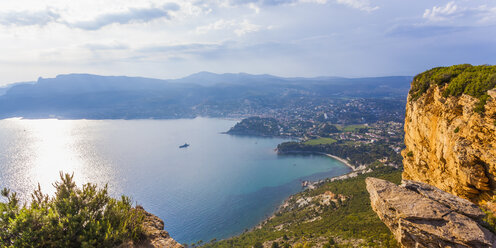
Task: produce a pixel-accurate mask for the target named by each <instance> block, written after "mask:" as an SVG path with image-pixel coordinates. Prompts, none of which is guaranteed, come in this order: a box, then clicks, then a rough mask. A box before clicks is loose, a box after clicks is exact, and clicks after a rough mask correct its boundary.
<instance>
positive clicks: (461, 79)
mask: <svg viewBox="0 0 496 248" xmlns="http://www.w3.org/2000/svg"><path fill="white" fill-rule="evenodd" d="M436 85H437V86H441V87H444V86H445V85H447V86H446V89H445V90H444V91H443V92H442V94H443V96H444V97H448V96H460V95H462V94H467V95H470V96H473V97H475V98H477V99H479V102H478V104H477V105H476V107H475V108H474V111H476V112H478V113H484V111H485V110H484V106H485V104H486V101H487V99H488V98H489V95H487V91H488V90H490V89H493V88H495V87H496V66H490V65H480V66H472V65H469V64H463V65H454V66H449V67H436V68H433V69H431V70H428V71H426V72H423V73H421V74H418V75H417V76H415V77H414V78H413V82H412V86H411V89H410V97H411V100H417V99H418V98H419V97H420V96H422V95H423V94H424V93H425V92H427V90H428V89H429V88H430V87H431V86H436Z"/></svg>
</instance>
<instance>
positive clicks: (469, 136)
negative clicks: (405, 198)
mask: <svg viewBox="0 0 496 248" xmlns="http://www.w3.org/2000/svg"><path fill="white" fill-rule="evenodd" d="M495 85H496V66H470V65H458V66H452V67H443V68H434V69H432V70H429V71H427V72H424V73H422V74H419V75H418V76H416V77H415V78H414V80H413V82H412V89H411V90H410V93H409V96H408V102H407V105H406V117H405V145H406V149H404V150H403V151H402V156H403V165H404V173H403V178H404V179H408V180H415V181H421V182H425V183H428V184H430V185H434V186H436V187H438V188H440V189H442V190H444V191H446V192H449V193H452V194H454V195H457V196H460V197H462V198H465V199H469V200H471V201H472V202H476V203H481V204H484V202H486V201H489V200H491V199H492V196H493V195H494V190H496V183H495V176H496V89H494V87H495Z"/></svg>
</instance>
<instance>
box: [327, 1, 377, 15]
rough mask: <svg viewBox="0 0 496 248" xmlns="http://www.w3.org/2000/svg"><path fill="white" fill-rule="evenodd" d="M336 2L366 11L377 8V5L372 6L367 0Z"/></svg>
mask: <svg viewBox="0 0 496 248" xmlns="http://www.w3.org/2000/svg"><path fill="white" fill-rule="evenodd" d="M336 2H337V3H339V4H343V5H346V6H348V7H352V8H355V9H359V10H363V11H367V12H372V11H375V10H378V9H379V6H372V5H371V3H370V1H369V0H336Z"/></svg>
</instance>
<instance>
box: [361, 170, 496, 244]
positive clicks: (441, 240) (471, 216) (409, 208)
mask: <svg viewBox="0 0 496 248" xmlns="http://www.w3.org/2000/svg"><path fill="white" fill-rule="evenodd" d="M366 183H367V190H368V191H369V193H370V200H371V205H372V209H373V210H374V211H375V212H376V213H377V214H378V215H379V218H380V219H381V220H382V221H383V222H384V223H385V224H386V226H387V227H388V228H389V229H390V230H391V232H392V233H393V234H394V236H395V237H396V240H397V241H398V242H399V243H400V244H401V246H402V247H418V248H421V247H496V235H494V234H493V233H492V232H490V231H489V230H487V229H486V228H484V227H483V226H482V225H481V223H482V218H483V217H484V213H483V212H482V211H481V210H480V209H479V208H478V207H477V206H476V205H475V204H473V203H471V202H469V201H467V200H465V199H462V198H460V197H457V196H454V195H451V194H449V193H446V192H444V191H441V190H439V189H437V188H435V187H433V186H430V185H428V184H425V183H420V182H413V181H408V180H404V181H403V184H402V185H401V186H398V185H396V184H394V183H391V182H388V181H385V180H382V179H377V178H372V177H369V178H367V179H366Z"/></svg>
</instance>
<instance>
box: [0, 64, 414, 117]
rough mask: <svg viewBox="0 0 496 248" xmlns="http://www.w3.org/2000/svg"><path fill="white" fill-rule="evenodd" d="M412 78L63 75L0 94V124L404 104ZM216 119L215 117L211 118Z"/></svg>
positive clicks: (13, 85)
mask: <svg viewBox="0 0 496 248" xmlns="http://www.w3.org/2000/svg"><path fill="white" fill-rule="evenodd" d="M411 80H412V77H408V76H394V77H374V78H339V77H316V78H283V77H277V76H272V75H251V74H246V73H239V74H232V73H227V74H215V73H209V72H200V73H196V74H193V75H190V76H188V77H185V78H181V79H171V80H160V79H152V78H141V77H125V76H98V75H91V74H67V75H59V76H57V77H55V78H40V79H38V81H36V82H24V83H16V84H12V85H9V86H7V87H4V88H0V118H8V117H26V118H47V117H57V118H88V119H114V118H119V119H120V118H124V119H135V118H184V117H194V116H198V115H207V116H208V115H210V114H209V111H210V109H215V113H220V112H222V111H224V112H225V113H226V115H229V114H230V113H239V110H240V109H241V108H245V107H246V105H247V104H248V105H250V108H270V107H272V106H274V105H277V104H284V103H285V102H286V101H289V100H291V99H294V98H301V99H307V98H308V99H320V98H349V97H361V98H391V97H392V98H405V97H406V95H407V93H408V90H409V88H410V82H411ZM216 115H218V114H216Z"/></svg>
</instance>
